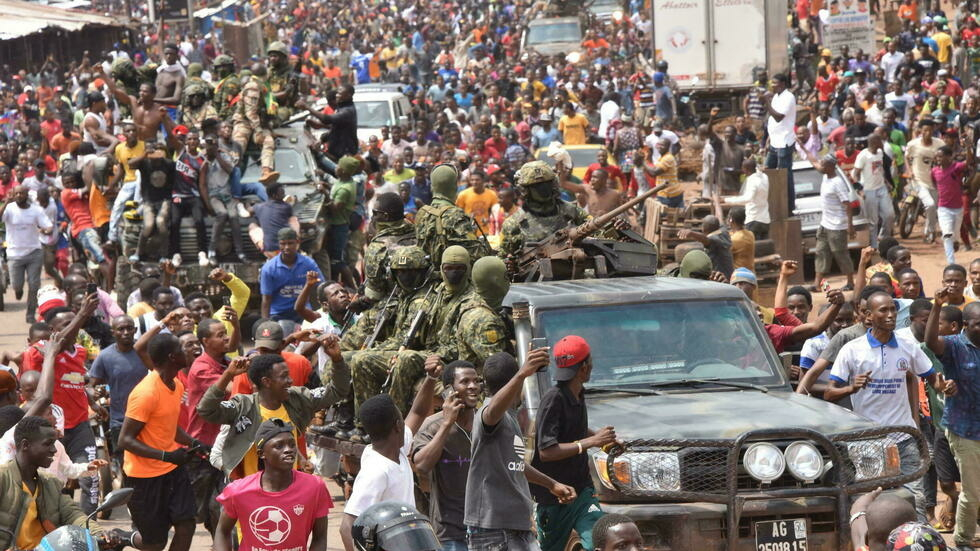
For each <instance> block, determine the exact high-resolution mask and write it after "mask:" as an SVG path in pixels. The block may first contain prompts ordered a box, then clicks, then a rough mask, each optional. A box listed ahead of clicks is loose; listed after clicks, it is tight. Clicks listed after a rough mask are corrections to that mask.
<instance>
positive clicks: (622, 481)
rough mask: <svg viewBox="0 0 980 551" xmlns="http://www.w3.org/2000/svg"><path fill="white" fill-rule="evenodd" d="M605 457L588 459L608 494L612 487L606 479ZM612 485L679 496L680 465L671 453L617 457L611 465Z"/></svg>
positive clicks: (678, 459)
mask: <svg viewBox="0 0 980 551" xmlns="http://www.w3.org/2000/svg"><path fill="white" fill-rule="evenodd" d="M608 460H609V456H608V455H607V454H606V453H604V452H597V453H595V454H593V455H592V463H593V465H594V466H595V469H596V473H598V475H599V481H600V482H601V483H602V485H603V486H605V487H606V488H609V489H610V490H615V489H616V487H615V485H614V484H613V481H612V480H610V478H609V469H608ZM612 470H613V476H614V477H615V478H616V483H618V484H619V485H621V486H626V487H629V488H633V489H636V490H646V491H655V492H679V491H680V489H681V462H680V458H679V457H678V456H677V453H675V452H631V453H624V454H622V455H620V456H617V457H616V459H615V461H614V463H613V468H612Z"/></svg>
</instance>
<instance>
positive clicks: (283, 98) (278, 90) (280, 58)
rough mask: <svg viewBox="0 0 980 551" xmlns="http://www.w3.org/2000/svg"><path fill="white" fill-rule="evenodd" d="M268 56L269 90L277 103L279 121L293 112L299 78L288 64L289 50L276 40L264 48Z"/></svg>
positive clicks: (297, 96) (285, 118) (284, 119)
mask: <svg viewBox="0 0 980 551" xmlns="http://www.w3.org/2000/svg"><path fill="white" fill-rule="evenodd" d="M266 55H268V57H269V63H268V65H269V91H271V92H272V97H273V98H274V99H275V100H276V103H278V104H279V109H278V112H277V113H276V115H277V118H278V121H279V123H280V124H281V123H283V122H284V121H286V120H288V119H289V117H291V116H292V114H293V105H295V104H296V102H297V101H298V100H299V79H298V75H297V74H296V72H295V71H293V68H292V67H291V66H290V65H289V50H288V49H287V48H286V45H285V44H283V43H282V42H279V41H278V40H277V41H276V42H273V43H272V44H269V47H268V49H266Z"/></svg>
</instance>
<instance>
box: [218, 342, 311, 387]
mask: <svg viewBox="0 0 980 551" xmlns="http://www.w3.org/2000/svg"><path fill="white" fill-rule="evenodd" d="M279 355H280V356H282V359H284V360H286V367H288V368H289V376H290V377H291V378H292V379H293V385H295V386H304V385H306V381H308V380H309V378H310V373H313V366H312V365H311V364H310V360H307V359H306V357H305V356H301V355H299V354H297V353H295V352H286V351H283V352H280V353H279ZM253 392H255V386H253V385H252V381H251V379H249V378H248V373H242V374H241V375H238V376H237V377H235V378H234V379H233V380H232V382H231V395H232V396H234V395H236V394H251V393H253Z"/></svg>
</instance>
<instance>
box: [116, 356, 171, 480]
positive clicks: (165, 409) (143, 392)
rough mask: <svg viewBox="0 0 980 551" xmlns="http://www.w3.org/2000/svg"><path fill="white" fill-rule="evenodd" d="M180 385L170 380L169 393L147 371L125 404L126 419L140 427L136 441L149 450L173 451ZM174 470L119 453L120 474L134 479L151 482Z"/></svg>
mask: <svg viewBox="0 0 980 551" xmlns="http://www.w3.org/2000/svg"><path fill="white" fill-rule="evenodd" d="M183 395H184V385H183V384H181V382H180V380H178V379H176V378H175V379H174V388H173V390H171V389H170V388H168V387H167V385H166V384H164V382H163V379H161V378H160V374H159V373H157V372H156V371H150V372H149V373H148V374H147V375H146V377H144V378H143V380H142V381H140V382H139V384H137V385H136V386H135V387H134V388H133V391H132V392H130V393H129V400H128V401H127V402H126V417H129V418H130V419H132V420H134V421H139V422H141V423H143V428H142V430H140V433H139V434H138V435H136V439H137V440H139V441H140V442H142V443H144V444H146V445H147V446H149V447H151V448H156V449H158V450H163V451H167V452H169V451H173V450H176V449H177V448H179V447H180V446H179V445H178V444H177V440H176V437H177V420H178V419H179V418H180V399H181V397H182V396H183ZM176 468H177V465H174V464H173V463H167V462H166V461H161V460H159V459H151V458H149V457H142V456H139V455H136V454H134V453H133V452H130V451H128V450H127V451H125V452H124V453H123V472H125V473H126V474H127V475H128V476H131V477H134V478H152V477H155V476H161V475H164V474H167V473H169V472H170V471H172V470H174V469H176Z"/></svg>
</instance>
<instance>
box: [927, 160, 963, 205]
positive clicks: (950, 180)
mask: <svg viewBox="0 0 980 551" xmlns="http://www.w3.org/2000/svg"><path fill="white" fill-rule="evenodd" d="M964 170H966V163H964V162H963V161H960V162H957V163H952V164H951V165H949V166H948V167H946V168H943V167H941V166H939V165H936V166H934V167H932V181H933V182H935V183H936V190H937V191H938V192H939V206H940V207H945V208H947V209H961V208H963V171H964Z"/></svg>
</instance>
